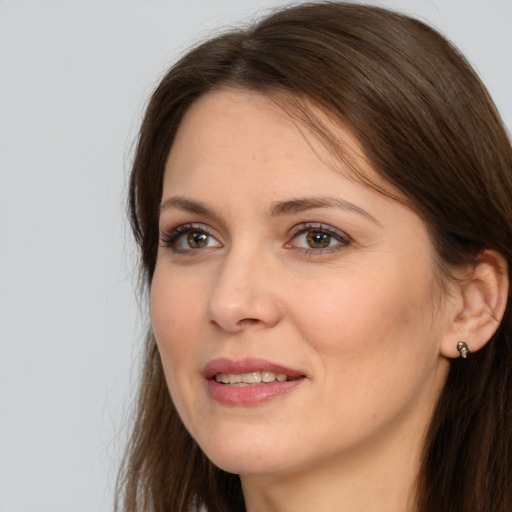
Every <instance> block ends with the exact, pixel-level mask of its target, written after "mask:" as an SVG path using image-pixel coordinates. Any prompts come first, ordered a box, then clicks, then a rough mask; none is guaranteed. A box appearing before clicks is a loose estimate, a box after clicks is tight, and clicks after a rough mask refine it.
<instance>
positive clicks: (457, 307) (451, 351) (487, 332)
mask: <svg viewBox="0 0 512 512" xmlns="http://www.w3.org/2000/svg"><path fill="white" fill-rule="evenodd" d="M457 278H458V279H457V281H454V283H453V287H452V294H453V295H452V296H451V300H449V302H450V305H451V307H450V313H449V314H450V316H451V320H450V327H449V329H448V332H446V333H445V336H444V337H443V340H442V343H441V353H442V354H443V355H444V356H446V357H449V358H457V357H459V355H460V354H459V352H458V350H457V343H458V342H459V341H465V342H466V343H467V345H468V347H469V350H470V351H471V352H476V351H477V350H480V349H481V348H482V347H484V346H485V344H486V343H487V342H488V341H489V340H490V339H491V337H492V335H493V334H494V333H495V332H496V329H497V328H498V325H499V324H500V322H501V319H502V318H503V314H504V312H505V307H506V305H507V299H508V287H509V280H508V268H507V261H506V260H505V258H504V257H503V256H502V255H501V254H500V253H499V252H497V251H492V250H484V251H482V252H481V253H480V254H479V255H478V258H477V262H476V264H474V265H471V267H470V268H469V269H467V270H465V271H463V272H461V275H458V276H457Z"/></svg>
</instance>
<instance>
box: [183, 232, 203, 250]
mask: <svg viewBox="0 0 512 512" xmlns="http://www.w3.org/2000/svg"><path fill="white" fill-rule="evenodd" d="M187 244H188V246H189V247H190V248H191V249H201V248H203V247H206V246H207V245H208V235H207V234H206V233H202V232H200V231H191V232H190V233H189V234H188V235H187Z"/></svg>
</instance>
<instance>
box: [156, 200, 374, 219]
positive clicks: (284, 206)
mask: <svg viewBox="0 0 512 512" xmlns="http://www.w3.org/2000/svg"><path fill="white" fill-rule="evenodd" d="M171 208H176V209H178V210H182V211H184V212H188V213H194V214H197V215H205V216H209V217H218V215H217V214H216V213H215V211H214V210H212V209H211V208H210V207H209V206H207V205H206V204H205V203H203V202H201V201H195V200H193V199H187V198H185V197H181V196H173V197H169V198H168V199H166V200H165V201H163V202H162V204H161V205H160V211H164V210H168V209H171ZM317 208H339V209H342V210H347V211H350V212H353V213H356V214H358V215H361V216H362V217H365V218H366V219H368V220H371V221H372V222H374V223H375V224H379V225H380V222H379V221H378V220H377V219H376V218H375V217H373V215H371V214H370V213H368V212H367V211H366V210H364V209H363V208H361V207H360V206H357V205H355V204H354V203H351V202H350V201H347V200H345V199H341V198H339V197H302V198H297V199H290V200H288V201H278V202H276V203H273V205H272V206H271V208H270V216H271V217H279V216H283V215H292V214H294V213H300V212H304V211H307V210H313V209H317Z"/></svg>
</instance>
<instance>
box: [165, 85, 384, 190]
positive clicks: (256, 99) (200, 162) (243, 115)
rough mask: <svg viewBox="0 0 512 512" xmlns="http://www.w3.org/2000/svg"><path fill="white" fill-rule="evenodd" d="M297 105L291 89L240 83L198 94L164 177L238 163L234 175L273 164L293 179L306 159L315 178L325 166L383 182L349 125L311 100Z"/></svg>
mask: <svg viewBox="0 0 512 512" xmlns="http://www.w3.org/2000/svg"><path fill="white" fill-rule="evenodd" d="M297 105H298V104H295V103H294V101H293V98H290V95H288V96H287V97H286V96H285V95H283V94H278V95H272V96H265V95H263V94H260V93H255V92H252V91H247V90H243V89H242V90H241V89H223V90H219V91H215V92H210V93H208V94H205V95H203V96H201V97H200V98H199V99H198V100H196V102H194V103H193V104H192V106H191V107H190V108H189V110H188V111H187V112H186V114H185V115H184V117H183V119H182V122H181V124H180V127H179V129H178V132H177V134H176V137H175V139H174V142H173V145H172V148H171V151H170V154H169V156H168V160H167V164H166V173H165V181H166V182H169V180H170V181H172V182H173V183H174V185H177V184H178V183H177V182H178V181H179V182H181V181H183V180H185V181H187V179H188V180H189V181H193V182H197V180H198V179H203V178H207V176H201V177H200V176H198V175H197V173H196V171H197V170H198V169H205V170H208V171H209V173H211V174H215V175H216V177H217V179H222V175H223V174H225V173H226V172H227V171H228V170H229V169H231V168H232V167H238V169H239V173H238V175H243V174H248V173H249V171H253V172H256V173H257V174H258V175H260V176H261V177H262V178H264V177H265V172H264V171H265V170H266V169H267V170H268V167H273V169H272V172H273V175H274V174H275V173H278V174H279V175H281V176H283V177H284V176H285V175H286V174H288V175H289V178H290V179H293V178H294V176H297V175H298V171H299V168H301V169H302V170H304V169H305V168H306V167H307V166H308V165H309V166H310V167H311V169H312V170H313V169H315V170H316V173H315V174H316V178H318V177H319V176H318V169H319V167H323V168H325V170H327V169H331V171H333V172H335V173H336V175H338V176H343V177H344V178H347V179H354V178H355V179H356V180H358V181H361V177H363V180H362V181H367V182H371V183H372V184H378V186H379V187H381V188H384V187H385V185H386V184H385V182H384V180H383V179H382V178H380V176H379V175H378V174H377V173H375V171H374V170H373V169H372V167H371V165H370V164H369V162H368V161H367V158H366V156H365V153H364V151H363V149H362V148H361V146H360V144H359V142H358V141H357V139H356V138H355V137H354V136H353V135H352V134H351V133H350V131H349V130H348V129H346V128H344V127H343V126H341V124H340V123H335V122H333V121H332V120H331V119H329V118H327V116H326V115H324V114H323V113H322V112H321V111H320V110H319V109H318V108H315V107H313V106H312V105H309V106H307V109H305V108H304V102H301V104H300V108H297ZM223 171H225V172H223ZM193 174H194V176H192V175H193ZM303 177H304V176H303ZM232 178H233V176H232ZM313 178H314V176H313V173H312V176H311V179H313Z"/></svg>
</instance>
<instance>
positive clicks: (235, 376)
mask: <svg viewBox="0 0 512 512" xmlns="http://www.w3.org/2000/svg"><path fill="white" fill-rule="evenodd" d="M203 374H204V377H205V378H206V379H207V380H208V391H209V393H210V396H211V398H213V399H214V400H215V401H217V402H220V403H222V404H224V405H231V406H245V407H248V406H255V405H258V404H260V403H262V402H266V401H268V400H271V399H272V398H277V397H279V396H282V395H284V394H287V393H289V392H291V391H292V390H294V389H295V388H297V386H298V385H300V384H301V383H302V382H303V381H304V380H305V375H304V374H303V373H302V372H301V371H299V370H296V369H293V368H288V367H286V366H283V365H280V364H276V363H274V362H271V361H267V360H264V359H242V360H232V359H225V358H222V359H215V360H213V361H211V362H209V363H208V364H207V365H206V366H205V369H204V372H203Z"/></svg>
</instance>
